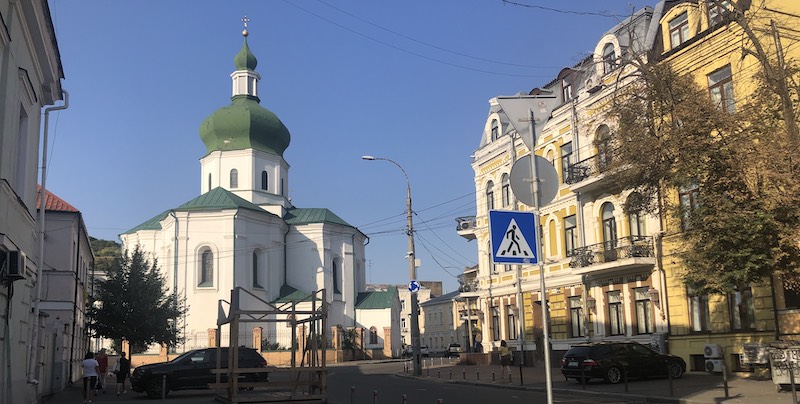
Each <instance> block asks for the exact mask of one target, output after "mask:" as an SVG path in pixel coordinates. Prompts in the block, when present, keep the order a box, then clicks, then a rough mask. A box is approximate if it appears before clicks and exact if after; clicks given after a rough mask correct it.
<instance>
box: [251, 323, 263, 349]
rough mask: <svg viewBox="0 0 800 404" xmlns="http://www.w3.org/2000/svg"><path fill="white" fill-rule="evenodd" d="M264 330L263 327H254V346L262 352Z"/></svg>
mask: <svg viewBox="0 0 800 404" xmlns="http://www.w3.org/2000/svg"><path fill="white" fill-rule="evenodd" d="M263 332H264V330H263V329H262V328H261V327H253V348H255V349H256V351H258V352H261V341H262V339H261V334H262V333H263Z"/></svg>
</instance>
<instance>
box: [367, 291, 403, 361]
mask: <svg viewBox="0 0 800 404" xmlns="http://www.w3.org/2000/svg"><path fill="white" fill-rule="evenodd" d="M399 323H400V298H399V296H398V293H397V287H396V286H389V287H387V288H386V289H385V290H373V291H367V292H361V293H359V294H358V301H357V302H356V326H357V327H361V328H363V329H364V348H365V349H367V350H383V353H384V356H385V357H390V358H399V357H400V355H401V354H402V345H401V339H400V328H399V327H397V324H399ZM387 342H388V343H387Z"/></svg>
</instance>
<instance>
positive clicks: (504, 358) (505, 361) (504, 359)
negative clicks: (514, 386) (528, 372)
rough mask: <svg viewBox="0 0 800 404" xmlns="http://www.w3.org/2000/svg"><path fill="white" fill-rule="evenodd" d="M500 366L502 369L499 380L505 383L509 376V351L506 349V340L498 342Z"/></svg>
mask: <svg viewBox="0 0 800 404" xmlns="http://www.w3.org/2000/svg"><path fill="white" fill-rule="evenodd" d="M500 366H502V367H503V368H502V370H501V372H500V375H501V376H500V380H502V381H506V380H507V379H506V378H507V377H508V376H509V375H511V351H509V349H508V344H506V340H500Z"/></svg>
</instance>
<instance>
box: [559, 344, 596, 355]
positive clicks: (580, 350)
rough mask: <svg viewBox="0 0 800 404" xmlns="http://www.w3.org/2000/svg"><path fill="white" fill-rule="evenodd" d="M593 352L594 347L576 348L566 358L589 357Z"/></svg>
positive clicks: (571, 349)
mask: <svg viewBox="0 0 800 404" xmlns="http://www.w3.org/2000/svg"><path fill="white" fill-rule="evenodd" d="M591 351H592V347H590V346H574V347H572V348H570V350H569V352H567V354H566V355H564V356H589V352H591Z"/></svg>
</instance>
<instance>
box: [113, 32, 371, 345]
mask: <svg viewBox="0 0 800 404" xmlns="http://www.w3.org/2000/svg"><path fill="white" fill-rule="evenodd" d="M243 34H244V36H245V39H244V44H243V46H242V49H241V51H240V52H239V53H238V54H236V56H235V58H234V64H235V67H236V70H235V71H234V72H233V73H232V74H231V78H232V84H233V85H232V88H233V96H232V98H231V99H232V102H231V104H230V105H228V106H226V107H223V108H220V109H218V110H217V111H216V112H214V113H213V114H211V116H209V117H208V118H207V119H206V120H205V121H204V122H203V123H202V124H201V126H200V138H201V139H202V141H203V142H204V143H205V145H206V148H207V151H208V152H207V154H206V155H205V156H203V157H202V158H201V159H200V193H201V195H200V196H198V197H197V198H194V199H192V200H190V201H188V202H186V203H185V204H183V205H181V206H178V207H174V208H169V209H166V210H164V211H163V212H161V213H159V214H158V215H156V216H154V217H153V218H151V219H149V220H147V221H145V222H144V223H142V224H141V225H139V226H137V227H135V228H133V229H131V230H129V231H128V232H126V233H124V234H122V235H121V239H122V242H123V245H124V247H125V248H126V249H129V250H132V249H133V248H134V247H135V246H136V245H139V246H141V248H142V250H144V251H145V252H147V253H149V255H150V257H152V258H157V259H158V263H159V266H160V267H161V269H162V270H163V271H164V272H165V274H166V277H167V280H168V283H169V285H170V288H171V290H175V291H177V292H178V293H179V294H180V295H181V296H183V297H185V298H186V303H187V304H188V306H189V313H188V315H187V316H186V318H185V319H184V330H185V335H186V336H187V337H189V340H188V341H187V348H188V347H192V346H191V345H194V346H200V345H205V344H207V341H208V338H206V337H205V336H206V334H205V333H206V332H207V331H208V330H209V329H212V328H215V327H216V320H217V305H218V302H219V301H220V300H228V301H229V300H230V292H231V289H233V288H234V287H242V288H244V289H246V290H247V291H249V292H250V293H252V294H254V295H255V296H257V297H258V298H260V299H262V300H264V301H268V302H274V301H285V300H286V299H287V297H289V296H293V297H300V296H302V295H307V294H309V293H311V292H313V291H315V290H320V289H325V290H326V291H327V301H328V303H329V305H330V306H329V312H328V324H329V325H331V326H335V325H342V326H345V327H352V326H356V322H355V303H356V297H357V295H358V293H359V292H362V291H364V290H365V288H366V284H365V265H364V245H365V241H366V236H365V235H364V234H363V233H362V232H361V231H359V230H358V229H357V228H355V227H353V226H351V225H350V224H348V223H347V222H345V221H344V220H342V219H341V218H339V217H338V216H336V215H335V214H334V213H333V212H331V211H329V210H328V209H325V208H318V209H303V208H297V207H295V206H294V205H293V204H292V201H291V200H290V197H289V195H290V191H291V187H290V181H289V164H288V163H287V161H286V160H285V159H284V157H283V153H284V151H285V150H286V148H287V147H288V146H289V141H290V134H289V130H288V129H287V128H286V127H285V126H284V124H283V123H282V122H281V120H280V119H278V117H277V116H276V115H275V114H274V113H272V112H271V111H269V110H267V109H265V108H263V107H262V106H261V105H259V102H260V99H259V94H258V83H259V80H260V79H261V76H260V75H259V74H258V73H257V72H256V71H255V67H256V63H257V61H256V58H255V56H254V55H253V53H252V52H251V51H250V48H249V46H248V44H247V31H245V32H244V33H243ZM259 325H260V326H261V327H262V328H263V332H264V335H265V336H266V337H267V339H270V341H272V342H275V341H278V342H281V341H284V342H283V343H281V345H282V346H287V345H288V340H286V338H287V337H288V336H289V335H290V334H288V332H287V330H286V326H285V324H281V325H276V323H270V324H253V323H250V324H248V325H247V327H248V329H244V328H243V329H241V330H239V335H240V336H243V337H244V338H245V339H241V340H240V341H239V342H238V343H239V344H245V345H249V344H250V341H249V338H250V335H251V330H250V328H252V327H254V326H259ZM224 333H225V331H224V330H223V344H225V343H227V341H225V336H224Z"/></svg>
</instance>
